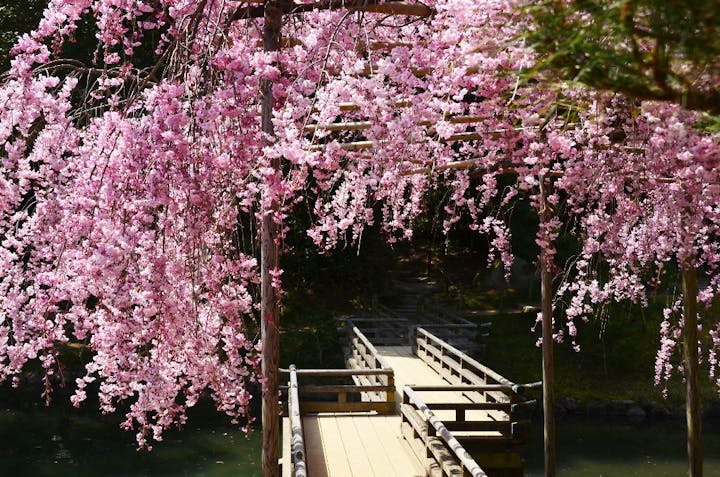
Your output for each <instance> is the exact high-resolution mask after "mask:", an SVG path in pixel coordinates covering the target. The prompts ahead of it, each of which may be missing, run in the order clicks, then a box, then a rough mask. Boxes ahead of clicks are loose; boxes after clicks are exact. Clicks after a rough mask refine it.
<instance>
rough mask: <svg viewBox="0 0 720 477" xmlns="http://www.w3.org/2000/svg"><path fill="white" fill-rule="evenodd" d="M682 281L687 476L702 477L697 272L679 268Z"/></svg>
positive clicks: (692, 269)
mask: <svg viewBox="0 0 720 477" xmlns="http://www.w3.org/2000/svg"><path fill="white" fill-rule="evenodd" d="M682 282H683V317H684V321H685V327H684V332H683V348H684V364H683V367H684V368H685V381H686V391H687V404H686V410H685V413H686V416H687V429H688V434H687V450H688V465H689V467H688V475H689V476H690V477H702V475H703V463H702V461H703V450H702V409H701V407H700V390H699V384H698V337H697V291H698V290H697V271H696V270H695V268H694V267H692V266H687V265H686V266H684V267H683V269H682Z"/></svg>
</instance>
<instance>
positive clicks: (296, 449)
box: [288, 365, 307, 477]
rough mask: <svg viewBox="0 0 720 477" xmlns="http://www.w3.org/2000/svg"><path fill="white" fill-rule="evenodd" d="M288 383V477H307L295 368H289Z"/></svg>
mask: <svg viewBox="0 0 720 477" xmlns="http://www.w3.org/2000/svg"><path fill="white" fill-rule="evenodd" d="M289 373H290V381H289V382H288V415H289V418H290V433H291V434H290V465H291V466H292V467H291V470H290V475H292V476H294V477H307V464H306V462H305V437H304V434H303V426H302V418H301V417H300V397H299V395H298V379H297V370H296V369H295V366H294V365H292V366H290V369H289Z"/></svg>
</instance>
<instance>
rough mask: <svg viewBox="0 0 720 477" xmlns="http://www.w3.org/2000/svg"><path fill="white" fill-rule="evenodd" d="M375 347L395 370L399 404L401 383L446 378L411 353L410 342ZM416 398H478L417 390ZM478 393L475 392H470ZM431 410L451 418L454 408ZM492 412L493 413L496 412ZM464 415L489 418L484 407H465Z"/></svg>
mask: <svg viewBox="0 0 720 477" xmlns="http://www.w3.org/2000/svg"><path fill="white" fill-rule="evenodd" d="M376 348H377V351H378V353H380V354H381V355H382V356H384V357H385V359H386V360H387V361H388V364H390V367H392V368H393V370H394V371H395V392H396V394H395V402H396V403H398V407H399V405H400V404H401V403H402V390H403V387H405V386H408V385H413V384H415V385H417V386H447V385H448V382H447V381H445V380H444V379H443V378H442V376H440V375H439V374H438V373H436V372H435V370H434V369H432V368H431V367H430V366H428V365H427V364H426V363H425V362H424V361H423V360H421V359H420V358H418V357H417V356H415V355H414V354H413V353H412V349H411V348H410V346H377V347H376ZM418 394H419V395H420V398H421V399H422V400H423V401H425V403H426V404H432V403H443V402H444V403H453V402H457V403H463V402H482V401H481V400H480V399H472V400H471V399H469V398H468V395H466V394H463V393H460V392H447V391H421V392H418ZM472 394H474V395H477V396H479V393H472ZM433 413H434V414H435V415H436V416H437V417H438V418H439V419H440V420H448V421H452V420H455V412H454V411H451V410H436V411H433ZM494 414H496V415H497V412H495V413H494ZM465 418H466V419H467V420H469V421H480V420H487V419H489V416H488V412H487V411H477V410H472V411H467V412H466V414H465ZM455 434H456V435H461V434H462V435H486V436H498V435H500V433H498V432H494V431H464V432H455Z"/></svg>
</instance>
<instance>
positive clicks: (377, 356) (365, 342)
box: [352, 326, 392, 370]
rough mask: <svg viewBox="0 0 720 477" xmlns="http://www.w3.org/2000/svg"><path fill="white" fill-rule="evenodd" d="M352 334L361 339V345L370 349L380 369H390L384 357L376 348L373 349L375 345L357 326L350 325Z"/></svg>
mask: <svg viewBox="0 0 720 477" xmlns="http://www.w3.org/2000/svg"><path fill="white" fill-rule="evenodd" d="M352 332H353V334H354V335H355V336H356V337H357V338H358V339H359V340H360V341H362V343H363V345H365V348H367V349H368V350H369V351H370V354H371V355H372V356H373V357H374V358H375V359H376V360H377V362H378V363H379V364H380V367H381V369H390V370H392V367H391V366H390V364H389V363H388V362H387V360H386V359H385V357H383V356H382V355H381V354H380V353H378V351H377V349H375V346H373V344H372V343H371V342H370V340H368V339H367V338H366V337H365V335H364V334H363V333H362V331H360V330H359V329H358V327H357V326H353V327H352Z"/></svg>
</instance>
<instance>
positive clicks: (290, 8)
mask: <svg viewBox="0 0 720 477" xmlns="http://www.w3.org/2000/svg"><path fill="white" fill-rule="evenodd" d="M276 4H277V5H278V6H279V8H280V9H281V11H282V13H283V14H298V13H304V12H309V11H314V10H340V9H347V10H357V11H364V12H371V13H382V14H385V15H399V16H409V17H418V18H427V17H429V16H431V15H432V14H433V12H434V11H433V9H432V8H430V7H428V6H427V5H423V4H422V3H414V2H404V1H392V0H389V1H385V2H381V1H379V0H318V1H316V2H313V3H296V2H294V1H292V0H284V1H281V2H277V3H276ZM264 15H265V3H257V2H251V3H250V2H248V3H247V4H245V5H242V6H240V7H239V8H238V9H237V10H236V11H235V14H234V15H233V16H232V18H231V20H232V21H236V20H242V19H248V18H262V17H263V16H264Z"/></svg>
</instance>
